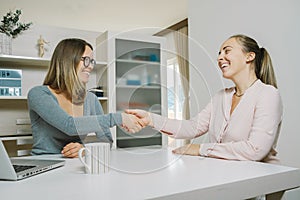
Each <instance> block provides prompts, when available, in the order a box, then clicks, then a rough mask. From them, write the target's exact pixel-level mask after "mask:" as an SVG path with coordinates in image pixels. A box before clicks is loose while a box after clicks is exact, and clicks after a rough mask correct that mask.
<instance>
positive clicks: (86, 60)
mask: <svg viewBox="0 0 300 200" xmlns="http://www.w3.org/2000/svg"><path fill="white" fill-rule="evenodd" d="M95 64H96V62H95V60H94V58H93V48H92V45H90V44H89V43H87V42H86V41H84V40H82V39H77V38H69V39H65V40H62V41H61V42H59V44H58V45H57V46H56V48H55V50H54V53H53V56H52V58H51V62H50V68H49V70H48V73H47V75H46V77H45V80H44V83H43V85H41V86H36V87H34V88H32V89H31V90H30V91H29V93H28V106H29V114H30V119H31V124H32V134H33V141H34V143H33V148H32V155H39V154H59V153H62V154H63V155H64V156H65V157H77V156H78V155H77V154H78V151H79V149H80V148H81V147H82V140H83V139H84V138H85V137H86V135H87V134H88V133H96V135H97V138H98V139H99V141H102V142H108V143H112V136H111V133H110V129H109V128H110V127H112V126H117V125H119V126H122V127H123V128H125V129H126V130H127V131H130V132H135V131H139V130H140V129H141V125H140V124H139V119H138V118H137V117H136V116H134V115H130V114H126V113H110V114H103V109H102V107H101V104H100V103H99V101H98V99H97V97H96V96H95V95H94V94H93V93H90V92H87V90H86V83H87V82H88V81H89V77H90V73H91V71H92V70H93V68H94V66H95Z"/></svg>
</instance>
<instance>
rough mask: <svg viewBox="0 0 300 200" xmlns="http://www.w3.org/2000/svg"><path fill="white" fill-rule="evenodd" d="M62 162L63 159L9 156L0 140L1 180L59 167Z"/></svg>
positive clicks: (28, 175) (22, 177) (26, 176)
mask: <svg viewBox="0 0 300 200" xmlns="http://www.w3.org/2000/svg"><path fill="white" fill-rule="evenodd" d="M64 164H65V161H64V160H53V159H52V160H40V159H31V158H25V159H24V158H23V159H21V158H9V157H8V154H7V152H6V149H5V147H4V145H3V143H2V141H1V140H0V179H2V180H13V181H17V180H21V179H24V178H28V177H30V176H34V175H37V174H40V173H43V172H45V171H48V170H51V169H54V168H57V167H61V166H63V165H64Z"/></svg>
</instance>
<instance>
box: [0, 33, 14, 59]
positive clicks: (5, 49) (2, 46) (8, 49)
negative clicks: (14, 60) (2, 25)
mask: <svg viewBox="0 0 300 200" xmlns="http://www.w3.org/2000/svg"><path fill="white" fill-rule="evenodd" d="M0 54H6V55H11V54H12V38H11V37H9V36H8V35H6V34H4V33H0Z"/></svg>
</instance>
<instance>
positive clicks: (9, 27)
mask: <svg viewBox="0 0 300 200" xmlns="http://www.w3.org/2000/svg"><path fill="white" fill-rule="evenodd" d="M21 14H22V11H21V10H16V11H14V12H13V11H9V12H8V13H7V14H6V15H4V16H3V19H2V20H1V24H0V33H1V37H0V45H1V49H0V50H1V51H0V54H1V53H4V54H11V41H12V39H14V38H16V37H17V36H18V35H20V34H21V33H22V32H23V31H25V30H27V29H29V28H30V26H31V25H32V22H29V23H21V22H19V20H20V16H21Z"/></svg>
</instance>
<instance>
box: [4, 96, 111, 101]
mask: <svg viewBox="0 0 300 200" xmlns="http://www.w3.org/2000/svg"><path fill="white" fill-rule="evenodd" d="M0 100H27V97H26V96H0ZM98 100H99V101H107V100H108V97H98Z"/></svg>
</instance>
